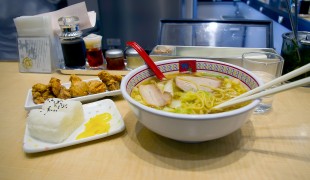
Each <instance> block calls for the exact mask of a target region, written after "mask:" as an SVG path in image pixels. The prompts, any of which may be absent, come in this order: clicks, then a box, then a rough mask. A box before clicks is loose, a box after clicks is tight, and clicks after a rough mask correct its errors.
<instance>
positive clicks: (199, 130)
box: [121, 58, 262, 142]
mask: <svg viewBox="0 0 310 180" xmlns="http://www.w3.org/2000/svg"><path fill="white" fill-rule="evenodd" d="M156 65H157V66H158V68H159V69H160V70H161V71H162V72H163V73H164V74H165V73H178V72H179V70H184V68H186V67H187V66H190V67H191V69H193V68H195V69H196V71H197V72H210V73H218V74H220V75H225V76H229V77H233V78H237V79H239V80H240V81H241V82H242V83H243V84H244V85H245V86H246V87H247V88H248V89H249V90H251V89H253V88H255V87H258V86H260V85H261V84H262V81H261V80H260V79H259V78H258V77H257V76H256V75H255V74H253V73H251V72H250V71H248V70H246V69H244V68H242V67H239V66H236V65H232V64H228V63H224V62H219V61H214V60H207V59H192V58H191V59H170V60H163V61H158V62H156ZM192 65H195V67H192ZM153 76H154V73H153V72H152V70H151V69H150V68H149V67H148V66H147V65H143V66H140V67H138V68H136V69H134V70H132V71H130V72H129V73H128V74H127V75H126V76H125V77H124V78H123V80H122V84H121V92H122V95H123V97H124V99H125V100H126V101H127V102H128V103H129V105H130V108H131V109H132V111H133V112H134V114H135V115H136V117H137V120H138V121H139V122H140V123H141V124H143V125H144V126H145V127H146V128H148V129H149V130H151V131H153V132H155V133H157V134H159V135H161V136H164V137H167V138H170V139H174V140H178V141H183V142H203V141H208V140H212V139H217V138H220V137H224V136H226V135H228V134H230V133H232V132H234V131H236V130H238V129H239V128H241V127H242V126H243V124H244V123H245V122H246V121H248V119H249V116H250V115H251V114H252V112H253V110H254V108H255V107H256V106H257V105H258V104H259V103H260V100H259V99H256V100H253V101H252V102H251V103H249V104H248V105H246V106H243V107H241V108H238V109H235V110H231V111H227V112H220V113H214V114H197V115H193V114H191V115H190V114H177V113H171V112H166V111H162V110H158V109H154V108H151V107H148V106H145V105H143V104H141V103H139V102H137V101H136V100H134V99H133V98H132V97H131V96H130V94H131V92H132V90H133V88H134V87H135V86H137V85H138V84H139V83H140V82H142V81H143V80H146V79H148V78H150V77H153Z"/></svg>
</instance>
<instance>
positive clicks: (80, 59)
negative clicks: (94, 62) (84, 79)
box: [58, 16, 86, 68]
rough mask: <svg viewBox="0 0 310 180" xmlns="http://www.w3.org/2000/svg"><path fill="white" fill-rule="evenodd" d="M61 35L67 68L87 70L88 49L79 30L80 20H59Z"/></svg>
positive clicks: (76, 18)
mask: <svg viewBox="0 0 310 180" xmlns="http://www.w3.org/2000/svg"><path fill="white" fill-rule="evenodd" d="M58 23H59V26H60V29H61V33H60V34H59V37H60V43H61V48H62V52H63V56H64V60H65V66H66V68H85V64H86V48H85V43H84V40H83V38H82V31H80V30H79V18H78V17H76V16H66V17H61V18H59V19H58Z"/></svg>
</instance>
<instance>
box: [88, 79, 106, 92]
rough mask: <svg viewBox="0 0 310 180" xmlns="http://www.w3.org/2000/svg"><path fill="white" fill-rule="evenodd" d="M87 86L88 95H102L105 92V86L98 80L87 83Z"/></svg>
mask: <svg viewBox="0 0 310 180" xmlns="http://www.w3.org/2000/svg"><path fill="white" fill-rule="evenodd" d="M87 85H88V92H89V93H90V94H97V93H102V92H105V91H106V90H107V86H106V85H105V84H104V83H103V82H101V81H98V80H91V81H88V83H87Z"/></svg>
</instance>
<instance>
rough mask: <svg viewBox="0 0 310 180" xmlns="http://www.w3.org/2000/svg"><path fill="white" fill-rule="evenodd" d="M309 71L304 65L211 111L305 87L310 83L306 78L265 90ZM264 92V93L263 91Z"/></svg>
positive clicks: (308, 66)
mask: <svg viewBox="0 0 310 180" xmlns="http://www.w3.org/2000/svg"><path fill="white" fill-rule="evenodd" d="M308 71H310V63H309V64H307V65H304V66H302V67H300V68H298V69H296V70H294V71H291V72H290V73H287V74H285V75H283V76H280V77H278V78H276V79H274V80H272V81H270V82H268V83H266V84H264V85H262V86H259V87H257V88H255V89H252V90H250V91H248V92H246V93H244V94H241V95H240V96H237V97H235V98H233V99H231V100H228V101H226V102H224V103H222V104H219V105H217V106H214V107H213V109H222V108H224V107H228V106H231V105H234V104H238V103H242V102H245V101H249V100H253V99H258V98H261V97H264V96H268V95H272V94H276V93H278V92H282V91H286V90H289V89H292V88H295V87H299V86H302V85H305V84H309V83H310V77H306V78H304V79H300V80H298V81H294V82H291V83H288V84H284V85H282V86H278V87H275V88H271V89H267V88H270V87H271V86H273V85H276V84H279V83H282V82H284V81H287V80H289V79H292V78H294V77H296V76H299V75H301V74H303V73H306V72H308ZM266 89H267V90H266ZM263 90H264V91H263Z"/></svg>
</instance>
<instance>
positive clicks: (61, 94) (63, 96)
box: [57, 86, 71, 99]
mask: <svg viewBox="0 0 310 180" xmlns="http://www.w3.org/2000/svg"><path fill="white" fill-rule="evenodd" d="M57 97H58V98H60V99H69V98H71V93H70V91H69V89H67V88H66V87H65V86H61V87H60V91H59V94H58V96H57Z"/></svg>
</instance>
